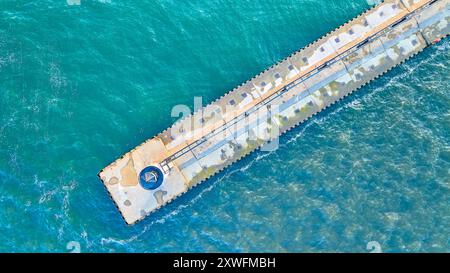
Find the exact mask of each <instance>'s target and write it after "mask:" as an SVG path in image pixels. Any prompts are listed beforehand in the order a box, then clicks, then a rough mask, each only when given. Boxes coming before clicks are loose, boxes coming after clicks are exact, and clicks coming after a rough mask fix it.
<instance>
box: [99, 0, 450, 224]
mask: <svg viewBox="0 0 450 273" xmlns="http://www.w3.org/2000/svg"><path fill="white" fill-rule="evenodd" d="M449 33H450V0H434V1H433V0H386V1H384V2H383V3H381V4H379V5H377V6H376V7H374V8H372V9H370V10H368V11H367V12H365V13H364V14H362V15H360V16H358V17H357V18H355V19H353V20H352V21H350V22H348V23H347V24H345V25H343V26H341V27H340V28H338V29H336V30H334V31H333V32H331V33H329V34H327V35H326V36H324V37H322V38H321V39H319V40H318V41H316V42H314V43H312V44H310V45H308V46H307V47H306V48H304V49H302V50H300V51H298V52H296V53H295V54H292V55H291V56H289V57H288V58H286V59H285V60H283V61H281V62H280V63H278V64H276V65H274V66H272V67H271V68H269V69H267V70H265V71H264V72H262V73H261V74H259V75H258V76H256V77H254V78H253V79H251V80H249V81H247V82H246V83H244V84H242V85H240V86H239V87H237V88H235V89H234V90H233V91H231V92H229V93H228V94H226V95H224V96H222V97H221V98H219V99H217V100H216V101H214V102H212V103H211V104H209V105H207V106H206V107H204V108H203V109H201V110H200V111H197V112H196V113H194V114H192V115H191V116H189V117H187V118H184V119H182V120H181V121H178V122H176V123H175V124H174V125H173V126H172V127H170V128H168V129H167V130H165V131H164V132H162V133H160V134H159V135H157V136H155V137H154V138H152V139H150V140H148V141H146V142H144V143H143V144H141V145H139V146H138V147H136V148H135V149H133V150H132V151H130V152H128V153H127V154H125V155H123V156H122V157H121V158H119V159H118V160H116V161H115V162H113V163H111V164H110V165H109V166H107V167H106V168H104V169H103V170H102V171H101V172H100V173H99V176H100V178H101V180H102V181H103V183H104V185H105V186H106V188H107V190H108V192H109V193H110V195H111V197H112V199H113V200H114V202H115V204H116V205H117V207H118V208H119V211H120V212H121V214H122V216H123V218H124V219H125V221H126V222H127V223H128V224H133V223H135V222H136V221H138V220H141V219H142V218H144V217H145V216H146V215H148V214H149V213H151V212H153V211H155V210H156V209H158V208H160V207H161V206H163V205H165V204H166V203H168V202H170V201H172V200H173V199H175V198H176V197H177V196H179V195H181V194H183V193H184V192H186V191H187V190H189V189H190V188H191V187H194V186H196V185H197V184H199V183H200V182H202V181H204V180H206V179H208V178H209V177H211V176H212V175H214V174H215V173H217V172H219V171H221V170H222V169H223V168H225V167H226V166H228V165H230V164H232V163H233V162H235V161H237V160H239V159H240V158H242V157H243V156H245V155H247V154H248V153H250V152H251V151H253V150H255V149H257V148H258V147H260V146H261V145H264V144H265V143H267V142H268V141H271V140H274V139H276V138H277V137H278V136H279V135H280V134H282V133H284V132H286V131H287V130H289V129H291V128H292V127H294V126H296V125H298V124H300V123H302V122H303V121H305V120H306V119H308V118H310V117H311V116H312V115H314V114H316V113H318V112H320V111H321V110H323V109H324V108H326V107H328V106H329V105H331V104H333V103H334V102H336V101H338V100H340V99H342V98H343V97H345V96H346V95H348V94H350V93H351V92H353V91H355V90H357V89H358V88H360V87H361V86H363V85H365V84H366V83H368V82H369V81H371V80H373V79H375V78H376V77H378V76H380V75H382V74H383V73H385V72H386V71H388V70H389V69H391V68H392V67H394V66H396V65H398V64H400V63H401V62H403V61H404V60H406V59H408V58H410V57H411V56H413V55H415V54H417V53H418V52H420V51H422V50H423V49H424V48H425V47H426V46H428V45H430V44H432V43H434V42H436V41H438V40H439V39H441V38H442V37H445V36H446V35H448V34H449Z"/></svg>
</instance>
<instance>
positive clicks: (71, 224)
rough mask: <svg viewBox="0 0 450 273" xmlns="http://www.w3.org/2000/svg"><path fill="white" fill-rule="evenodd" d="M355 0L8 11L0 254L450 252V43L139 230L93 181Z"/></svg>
mask: <svg viewBox="0 0 450 273" xmlns="http://www.w3.org/2000/svg"><path fill="white" fill-rule="evenodd" d="M368 7H369V5H368V4H367V2H366V1H365V0H352V1H349V0H315V1H312V0H297V1H294V0H282V1H275V0H267V1H262V0H260V1H253V0H252V1H250V0H248V1H244V0H240V1H226V0H210V1H199V0H195V1H169V0H166V1H150V0H147V1H119V0H110V1H108V0H103V1H100V0H90V1H88V0H81V5H72V6H71V5H68V4H67V2H66V1H65V0H53V1H50V0H41V1H28V0H27V1H25V0H18V1H12V0H0V251H1V252H9V251H14V252H28V251H32V252H38V251H44V252H46V251H51V252H54V251H56V252H67V251H69V250H68V249H67V244H68V243H70V242H72V241H74V242H78V244H79V245H80V248H81V249H80V250H81V251H82V252H97V251H100V252H124V251H130V252H173V251H194V252H197V251H232V252H234V251H236V252H247V251H252V252H264V251H271V252H292V251H295V252H298V251H302V252H311V251H321V252H322V251H327V252H328V251H333V252H334V251H339V252H344V251H351V252H368V250H367V248H366V247H367V243H368V242H370V241H376V242H378V243H379V245H380V246H381V248H382V251H385V252H412V251H414V252H416V251H418V252H425V251H445V252H448V251H449V250H450V137H449V136H450V93H449V92H448V91H449V89H450V68H449V67H450V50H449V48H450V42H449V40H448V39H447V40H445V41H443V42H441V43H440V44H438V45H436V46H433V47H431V48H428V49H426V50H425V51H424V52H423V53H421V54H420V55H418V56H416V57H415V58H413V59H411V60H409V61H407V62H406V63H404V64H402V65H400V66H399V67H398V68H396V69H394V70H392V71H390V72H389V73H387V74H386V75H385V76H383V77H382V78H380V79H379V80H377V81H375V82H373V83H371V84H369V85H367V86H365V87H364V88H363V89H361V90H360V91H358V92H357V93H355V94H354V95H352V96H350V97H348V98H346V99H345V100H343V101H341V102H340V103H338V104H335V105H334V106H333V107H331V108H329V109H327V110H326V111H324V112H322V113H321V114H319V115H318V116H316V117H314V118H313V119H311V120H310V121H308V122H306V123H305V124H303V125H301V126H300V127H298V128H296V129H294V130H292V131H290V132H289V133H287V134H286V135H284V136H282V137H281V140H280V141H281V147H280V148H279V149H278V150H276V151H274V152H271V153H267V152H256V153H253V154H252V155H250V156H249V157H247V158H245V159H244V160H241V161H239V162H238V163H237V164H235V165H233V166H231V167H230V168H228V169H227V170H226V171H224V172H222V173H221V174H219V175H218V176H216V177H214V178H213V179H210V180H209V181H208V182H206V183H204V184H202V185H200V186H199V187H197V188H195V189H194V190H192V191H190V192H189V193H187V194H186V195H184V196H182V197H181V198H179V199H177V200H176V201H175V202H174V203H172V204H170V205H169V206H166V207H164V208H163V209H162V210H160V211H158V212H157V213H155V214H153V215H151V216H150V217H148V218H147V219H146V220H144V221H142V222H140V223H139V224H137V225H135V226H132V227H128V226H126V225H125V224H124V222H123V220H122V219H121V217H120V215H119V213H118V212H117V211H116V208H115V206H114V205H113V203H112V202H111V200H110V199H109V197H108V194H107V192H106V190H105V189H104V187H103V186H102V184H101V183H100V181H99V179H98V178H97V176H96V174H97V172H98V171H99V170H100V169H102V168H103V167H104V166H106V165H107V164H109V163H110V162H111V161H113V160H114V159H115V158H117V157H119V156H120V155H121V154H123V153H125V152H127V151H128V150H130V149H132V148H133V147H135V146H136V145H138V144H140V143H141V142H143V141H144V140H146V139H148V138H150V137H152V136H154V135H155V134H157V133H159V132H160V131H162V130H164V129H165V128H166V127H168V126H169V125H170V124H171V123H172V122H174V121H175V119H174V118H172V117H170V111H171V108H172V107H173V106H174V105H177V104H187V105H189V106H193V98H194V96H201V97H202V98H203V102H204V103H207V102H210V101H212V100H214V99H215V98H217V97H220V96H221V95H222V94H224V93H225V92H227V91H228V90H231V89H232V88H234V87H235V86H236V85H238V84H240V83H241V82H243V81H245V80H247V79H248V78H250V77H252V76H253V75H255V74H257V73H259V72H260V71H261V70H263V69H265V68H266V67H268V66H270V65H271V64H273V63H275V62H276V61H278V60H279V59H282V58H284V57H285V56H287V55H289V54H290V53H291V52H293V51H295V50H297V49H299V48H301V47H303V46H305V45H307V44H308V43H310V42H312V41H314V40H315V39H317V38H319V37H321V36H322V35H323V34H325V33H327V32H328V31H330V30H332V29H334V28H335V27H337V26H339V25H340V24H342V23H344V22H346V21H348V20H349V19H351V18H353V17H354V16H356V15H358V14H359V13H361V12H362V11H364V10H365V9H367V8H368Z"/></svg>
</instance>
